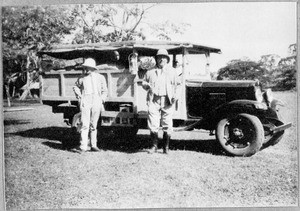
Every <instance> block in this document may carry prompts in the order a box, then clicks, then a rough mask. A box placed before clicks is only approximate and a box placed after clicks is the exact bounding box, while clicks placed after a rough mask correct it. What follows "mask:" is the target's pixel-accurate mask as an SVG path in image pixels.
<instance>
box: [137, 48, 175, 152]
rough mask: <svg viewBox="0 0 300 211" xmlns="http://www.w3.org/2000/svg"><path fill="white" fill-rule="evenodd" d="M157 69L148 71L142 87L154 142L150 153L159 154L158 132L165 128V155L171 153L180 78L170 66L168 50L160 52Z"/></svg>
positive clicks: (157, 57)
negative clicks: (144, 91)
mask: <svg viewBox="0 0 300 211" xmlns="http://www.w3.org/2000/svg"><path fill="white" fill-rule="evenodd" d="M155 59H156V68H154V69H152V70H149V71H147V73H146V74H145V77H144V81H143V83H142V86H143V88H144V89H145V90H147V91H148V93H147V105H148V127H149V129H150V136H151V141H152V148H151V150H150V153H154V152H157V144H158V131H159V127H160V125H161V126H162V128H163V131H164V133H163V153H165V154H167V153H168V151H169V142H170V138H171V133H172V131H173V113H174V111H175V103H176V101H177V99H178V98H177V96H176V93H177V86H178V77H177V74H176V71H175V70H174V69H173V68H171V67H169V66H168V63H169V62H170V57H169V55H168V52H167V50H166V49H160V50H158V52H157V54H156V58H155Z"/></svg>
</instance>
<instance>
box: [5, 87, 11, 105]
mask: <svg viewBox="0 0 300 211" xmlns="http://www.w3.org/2000/svg"><path fill="white" fill-rule="evenodd" d="M5 91H6V97H7V103H8V107H11V104H10V99H11V96H10V94H9V85H7V84H6V85H5Z"/></svg>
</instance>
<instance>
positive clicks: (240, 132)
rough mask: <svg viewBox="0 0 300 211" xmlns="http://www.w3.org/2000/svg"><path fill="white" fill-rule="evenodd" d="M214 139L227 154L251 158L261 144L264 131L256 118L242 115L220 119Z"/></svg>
mask: <svg viewBox="0 0 300 211" xmlns="http://www.w3.org/2000/svg"><path fill="white" fill-rule="evenodd" d="M216 138H217V140H218V141H219V143H220V144H221V146H222V147H223V148H224V150H225V151H226V152H227V153H229V154H232V155H235V156H251V155H253V154H255V153H256V152H257V151H259V150H260V148H261V146H262V144H263V141H264V129H263V126H262V123H261V122H260V120H259V119H258V118H257V117H256V116H253V115H250V114H244V113H242V114H237V115H234V116H230V117H226V118H224V119H222V120H221V121H220V122H219V123H218V125H217V129H216Z"/></svg>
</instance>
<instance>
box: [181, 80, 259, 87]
mask: <svg viewBox="0 0 300 211" xmlns="http://www.w3.org/2000/svg"><path fill="white" fill-rule="evenodd" d="M186 85H187V86H188V87H250V86H257V85H259V82H258V81H254V80H253V81H252V80H232V81H203V80H199V79H188V80H187V81H186Z"/></svg>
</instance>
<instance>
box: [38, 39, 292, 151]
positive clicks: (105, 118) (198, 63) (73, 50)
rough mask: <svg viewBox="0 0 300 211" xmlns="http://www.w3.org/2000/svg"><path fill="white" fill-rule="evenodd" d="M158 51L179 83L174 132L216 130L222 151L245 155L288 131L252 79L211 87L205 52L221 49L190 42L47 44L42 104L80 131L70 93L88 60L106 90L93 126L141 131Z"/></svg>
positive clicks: (129, 132) (43, 53)
mask: <svg viewBox="0 0 300 211" xmlns="http://www.w3.org/2000/svg"><path fill="white" fill-rule="evenodd" d="M161 48H165V49H167V50H168V52H169V55H170V57H171V61H170V65H172V66H173V68H174V71H177V74H178V77H179V79H180V93H181V97H180V98H179V100H178V101H177V102H176V111H175V115H174V117H173V122H174V127H175V130H192V129H194V128H197V129H206V130H210V131H214V130H215V131H216V137H217V139H218V140H219V142H220V144H221V145H222V146H223V147H224V149H225V150H226V151H227V152H229V153H231V154H234V155H243V156H248V155H252V154H254V153H255V152H257V151H258V150H259V149H260V148H262V146H263V145H264V146H267V145H272V144H274V143H277V142H278V141H279V139H280V138H281V137H282V135H283V133H284V129H286V128H288V127H289V126H290V124H284V123H282V122H281V121H280V120H279V119H278V116H277V111H276V105H275V106H274V103H273V104H272V102H273V101H272V99H271V96H270V95H269V94H268V92H265V93H262V90H261V86H260V83H259V82H258V81H212V80H211V79H210V71H209V61H210V60H209V58H210V54H211V53H220V52H221V50H220V49H218V48H214V47H208V46H203V45H199V44H192V43H182V42H165V41H164V42H144V41H143V42H142V41H141V42H118V43H97V44H82V45H60V46H53V47H52V48H51V49H49V50H44V51H41V52H39V56H40V67H41V70H40V71H41V72H42V74H41V83H42V86H41V90H40V96H41V100H42V102H43V103H44V104H46V105H50V106H52V109H53V112H55V113H63V114H64V119H65V121H66V122H67V123H68V124H69V125H71V126H72V127H76V128H80V110H79V107H78V101H77V99H76V98H75V95H74V93H73V90H72V87H73V86H74V84H75V81H76V80H77V78H78V77H79V76H80V75H81V73H82V71H81V64H82V63H83V61H84V59H85V58H89V57H92V58H94V59H95V60H96V63H97V69H98V70H97V72H98V73H100V74H102V75H104V77H105V79H106V81H107V84H108V98H107V101H106V102H105V111H103V112H102V113H101V117H100V120H99V125H98V128H99V129H100V130H105V128H110V129H114V131H115V133H118V132H121V133H122V134H123V135H124V136H125V135H135V134H136V132H137V130H138V129H141V128H147V122H146V120H147V112H148V111H147V105H146V91H145V90H144V89H143V88H142V86H141V82H142V80H143V77H144V75H145V73H146V72H147V71H148V70H149V69H151V68H154V67H155V59H154V57H155V55H156V52H157V50H158V49H161ZM116 53H117V54H118V55H119V59H118V60H116V59H115V54H116ZM271 105H273V106H272V107H271ZM226 121H227V123H226V124H224V122H226ZM239 121H241V122H243V124H240V123H237V122H239ZM228 125H234V127H233V128H231V127H230V126H228ZM241 125H242V126H241ZM249 128H250V129H249ZM237 131H238V132H237ZM246 133H247V135H246ZM224 137H225V138H224ZM245 139H247V140H245ZM258 139H260V140H258Z"/></svg>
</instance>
